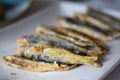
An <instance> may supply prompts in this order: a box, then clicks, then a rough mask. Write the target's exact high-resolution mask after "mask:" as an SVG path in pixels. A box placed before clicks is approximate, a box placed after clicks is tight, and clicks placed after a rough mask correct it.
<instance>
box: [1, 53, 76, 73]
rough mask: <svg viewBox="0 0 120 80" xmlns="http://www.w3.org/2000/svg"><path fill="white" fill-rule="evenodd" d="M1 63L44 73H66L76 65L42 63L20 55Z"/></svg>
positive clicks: (9, 57)
mask: <svg viewBox="0 0 120 80" xmlns="http://www.w3.org/2000/svg"><path fill="white" fill-rule="evenodd" d="M2 60H3V62H4V63H6V64H8V65H10V66H13V67H16V68H18V69H23V70H29V71H36V72H46V71H66V70H69V69H72V68H73V67H75V66H76V65H67V64H58V63H48V62H44V61H39V62H38V61H33V60H30V59H27V58H24V57H22V56H21V55H11V56H5V57H3V59H2Z"/></svg>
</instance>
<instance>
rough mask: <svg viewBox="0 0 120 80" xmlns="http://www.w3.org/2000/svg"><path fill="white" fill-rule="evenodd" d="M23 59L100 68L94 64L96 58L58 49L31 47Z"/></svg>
mask: <svg viewBox="0 0 120 80" xmlns="http://www.w3.org/2000/svg"><path fill="white" fill-rule="evenodd" d="M24 57H26V58H31V59H34V60H38V61H39V60H43V61H47V62H58V63H65V64H87V65H92V66H96V67H100V66H101V65H100V64H98V63H96V61H97V60H98V57H97V56H80V55H77V54H73V53H71V52H70V51H67V50H65V49H59V48H55V47H53V48H51V47H48V48H44V47H43V46H35V47H31V48H29V49H27V50H26V51H25V52H24Z"/></svg>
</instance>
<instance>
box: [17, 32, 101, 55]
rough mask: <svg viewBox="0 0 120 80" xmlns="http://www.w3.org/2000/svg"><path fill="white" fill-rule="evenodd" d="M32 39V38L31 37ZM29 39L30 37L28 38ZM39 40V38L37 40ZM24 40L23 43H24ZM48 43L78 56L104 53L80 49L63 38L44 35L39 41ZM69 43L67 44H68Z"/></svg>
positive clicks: (20, 40)
mask: <svg viewBox="0 0 120 80" xmlns="http://www.w3.org/2000/svg"><path fill="white" fill-rule="evenodd" d="M40 36H42V33H41V34H40ZM29 37H30V36H29ZM27 38H28V37H27ZM34 39H35V40H36V37H33V39H31V40H33V41H34ZM37 39H38V38H37ZM22 40H23V41H22ZM31 40H29V39H26V40H25V39H24V38H23V39H19V40H18V42H24V41H28V42H29V41H31ZM41 41H42V42H43V41H45V42H48V43H49V44H52V45H54V46H56V47H58V48H63V49H67V50H69V51H72V52H73V53H76V54H80V55H98V54H102V53H103V51H101V50H87V49H85V48H81V47H78V46H77V45H74V44H72V43H71V42H69V41H66V40H64V39H61V38H58V37H56V36H53V38H52V36H48V35H47V37H46V36H45V35H43V36H42V37H40V39H39V40H37V42H41ZM66 43H67V44H66ZM20 44H23V43H20Z"/></svg>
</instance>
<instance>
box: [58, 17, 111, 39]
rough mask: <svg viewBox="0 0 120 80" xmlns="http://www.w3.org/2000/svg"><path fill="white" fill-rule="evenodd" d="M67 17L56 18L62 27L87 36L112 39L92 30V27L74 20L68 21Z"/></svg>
mask: <svg viewBox="0 0 120 80" xmlns="http://www.w3.org/2000/svg"><path fill="white" fill-rule="evenodd" d="M69 19H70V20H71V19H72V18H69ZM69 19H67V18H64V17H63V18H58V20H57V22H58V24H59V25H60V26H61V27H63V28H66V29H71V30H74V31H77V32H80V33H82V34H85V35H87V36H89V37H92V38H94V39H96V40H100V41H109V40H111V39H112V38H111V37H109V36H105V35H104V34H103V33H99V32H98V31H95V30H93V28H92V29H91V28H90V27H87V26H85V25H83V24H82V25H81V24H78V22H77V24H76V22H73V21H74V20H72V21H70V20H69Z"/></svg>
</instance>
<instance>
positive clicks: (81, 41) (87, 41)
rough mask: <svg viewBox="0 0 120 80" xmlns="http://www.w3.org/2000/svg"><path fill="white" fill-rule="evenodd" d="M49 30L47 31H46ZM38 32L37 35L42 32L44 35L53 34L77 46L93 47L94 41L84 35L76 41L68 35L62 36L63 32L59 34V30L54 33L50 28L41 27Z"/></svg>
mask: <svg viewBox="0 0 120 80" xmlns="http://www.w3.org/2000/svg"><path fill="white" fill-rule="evenodd" d="M46 30H47V31H46ZM36 32H37V33H41V32H44V33H47V34H52V35H57V36H59V37H61V38H65V39H67V40H69V41H71V42H73V43H75V44H78V43H79V46H87V45H88V46H89V45H92V44H93V41H91V40H90V39H88V38H86V37H84V36H83V35H81V36H80V38H79V39H76V38H74V37H72V36H68V35H65V34H62V35H61V32H59V31H58V30H57V31H53V30H51V29H49V28H48V27H46V26H44V25H40V26H39V27H38V28H37V29H36Z"/></svg>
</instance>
